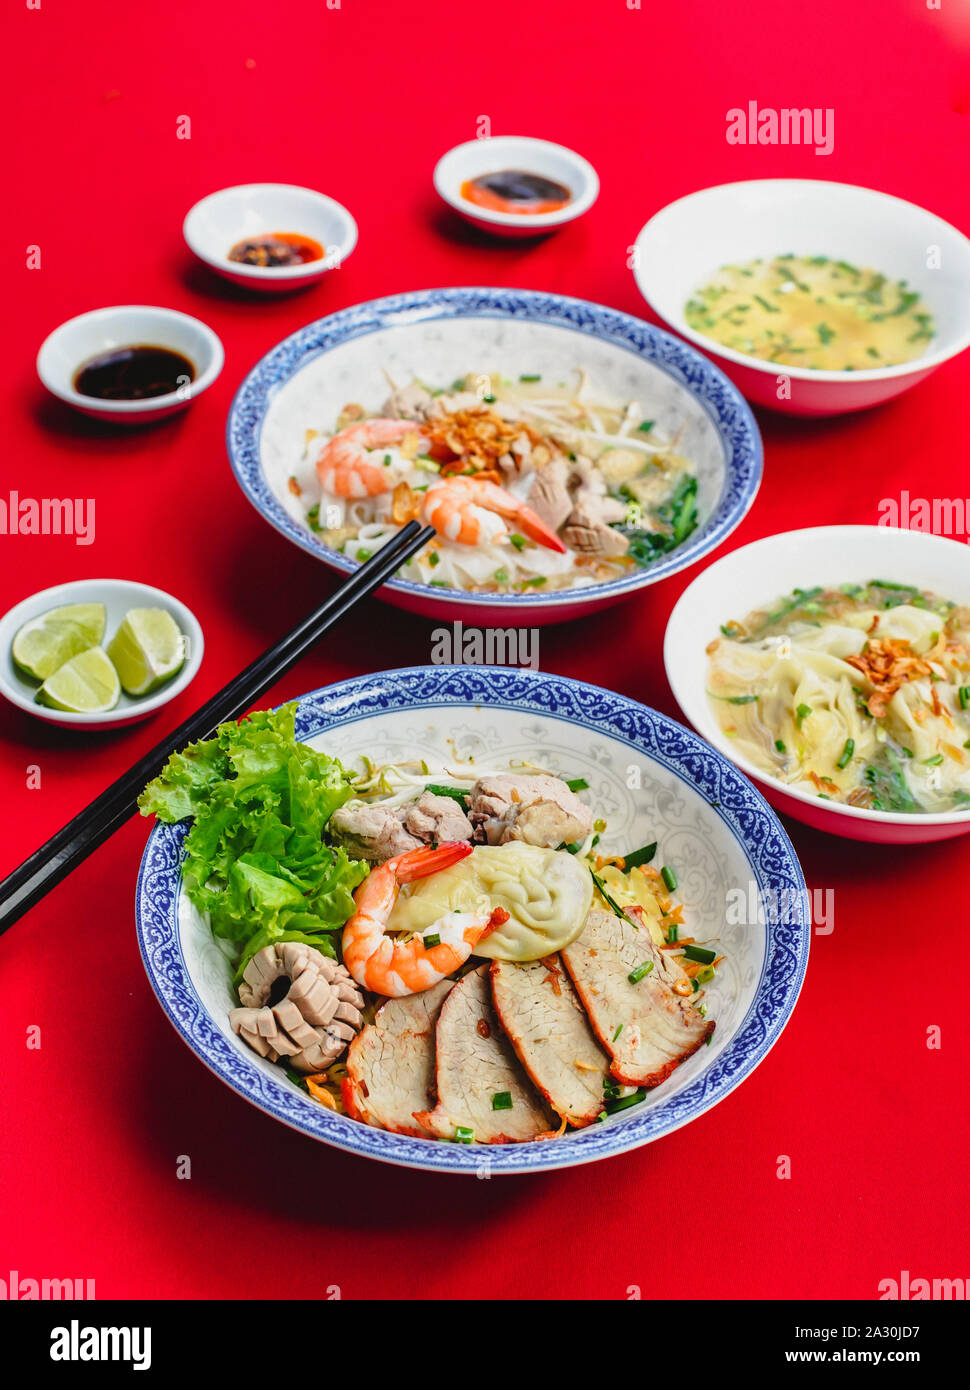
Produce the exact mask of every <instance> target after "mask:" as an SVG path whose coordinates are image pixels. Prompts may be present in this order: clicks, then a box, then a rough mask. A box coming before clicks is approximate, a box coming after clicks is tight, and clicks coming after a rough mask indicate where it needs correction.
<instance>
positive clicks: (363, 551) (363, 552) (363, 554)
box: [357, 545, 374, 562]
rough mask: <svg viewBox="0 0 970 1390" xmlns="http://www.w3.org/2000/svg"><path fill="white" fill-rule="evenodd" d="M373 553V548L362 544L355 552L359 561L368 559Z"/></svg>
mask: <svg viewBox="0 0 970 1390" xmlns="http://www.w3.org/2000/svg"><path fill="white" fill-rule="evenodd" d="M373 553H374V552H373V550H368V549H367V548H366V546H363V545H362V546H361V548H360V549H359V550H358V552H357V559H358V560H360V561H361V562H363V561H364V560H369V559H370V557H371V556H372V555H373Z"/></svg>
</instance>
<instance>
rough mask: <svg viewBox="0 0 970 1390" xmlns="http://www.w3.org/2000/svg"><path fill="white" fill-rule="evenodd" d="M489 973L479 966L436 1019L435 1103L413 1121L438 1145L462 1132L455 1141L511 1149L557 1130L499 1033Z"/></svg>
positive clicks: (449, 998) (465, 979)
mask: <svg viewBox="0 0 970 1390" xmlns="http://www.w3.org/2000/svg"><path fill="white" fill-rule="evenodd" d="M488 969H489V968H488V966H487V965H482V966H479V968H478V969H477V970H473V971H471V973H470V974H468V975H465V976H464V977H463V978H462V979H461V980H459V981H458V983H457V984H456V985H455V987H454V989H452V991H451V993H450V994H449V995H448V997H447V999H446V1000H445V1001H444V1003H443V1004H442V1006H441V1012H440V1014H439V1015H438V1024H437V1027H436V1029H435V1049H436V1062H435V1088H436V1092H437V1096H438V1103H437V1105H436V1106H435V1107H434V1109H433V1110H428V1111H426V1112H425V1113H424V1114H421V1115H419V1116H418V1118H419V1120H420V1122H421V1124H423V1125H424V1127H425V1129H426V1130H428V1131H429V1132H430V1133H431V1134H433V1135H435V1136H436V1137H437V1138H439V1139H454V1138H455V1136H456V1133H457V1132H458V1131H464V1134H463V1135H461V1136H460V1137H464V1138H468V1137H471V1138H473V1139H474V1141H475V1143H477V1144H513V1143H519V1142H521V1141H523V1140H526V1139H537V1138H538V1137H539V1136H540V1135H541V1134H545V1133H548V1132H551V1131H552V1130H554V1129H555V1128H556V1127H557V1126H556V1125H555V1122H554V1120H553V1117H552V1114H551V1113H550V1112H549V1111H548V1110H547V1109H546V1107H545V1105H543V1103H542V1101H541V1099H540V1097H539V1096H538V1094H537V1093H536V1091H535V1090H534V1089H533V1087H532V1084H531V1082H530V1081H529V1078H528V1077H527V1076H526V1074H525V1072H524V1071H523V1070H522V1067H521V1066H520V1064H519V1061H518V1058H517V1057H516V1055H515V1052H514V1050H513V1048H512V1045H511V1043H510V1042H509V1040H508V1038H506V1036H505V1034H504V1033H503V1032H502V1029H501V1026H500V1024H499V1021H498V1019H497V1017H496V1015H495V1010H494V1009H493V1007H492V991H491V988H490V986H489V977H488Z"/></svg>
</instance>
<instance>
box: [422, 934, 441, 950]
mask: <svg viewBox="0 0 970 1390" xmlns="http://www.w3.org/2000/svg"><path fill="white" fill-rule="evenodd" d="M424 944H425V946H426V947H429V946H440V945H441V936H440V934H439V933H438V932H436V931H434V932H430V933H429V935H428V936H426V937H425V938H424Z"/></svg>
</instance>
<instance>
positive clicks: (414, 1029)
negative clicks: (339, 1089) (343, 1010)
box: [343, 980, 453, 1139]
mask: <svg viewBox="0 0 970 1390" xmlns="http://www.w3.org/2000/svg"><path fill="white" fill-rule="evenodd" d="M452 988H453V981H451V980H442V981H441V982H440V984H437V985H432V987H431V988H430V989H426V990H422V992H421V993H420V994H407V995H403V996H402V997H401V998H400V999H389V1000H388V1001H387V1003H386V1004H383V1005H382V1006H381V1008H380V1009H378V1011H377V1016H376V1018H375V1019H374V1022H373V1023H369V1024H368V1025H367V1027H366V1028H364V1029H363V1030H362V1031H361V1032H360V1033H359V1034H358V1036H357V1037H356V1038H355V1039H354V1041H353V1043H352V1044H351V1047H350V1051H349V1052H348V1053H347V1080H346V1082H345V1083H344V1086H343V1100H344V1105H345V1106H346V1108H347V1113H348V1114H349V1115H352V1116H353V1118H354V1119H355V1120H362V1121H363V1122H364V1124H369V1125H374V1126H376V1127H377V1128H378V1129H389V1130H391V1131H392V1133H394V1134H414V1135H417V1136H419V1137H420V1138H425V1139H426V1138H427V1133H428V1132H427V1130H426V1129H423V1128H422V1126H421V1125H419V1124H418V1122H417V1120H416V1119H415V1115H416V1114H417V1113H419V1112H422V1111H426V1110H427V1108H428V1106H429V1104H430V1103H431V1087H432V1084H433V1082H434V1058H435V1048H434V1030H435V1024H436V1023H437V1021H438V1014H439V1013H440V1012H441V1006H442V1004H443V1003H444V1000H445V997H446V996H447V994H448V992H449V991H450V990H451V989H452Z"/></svg>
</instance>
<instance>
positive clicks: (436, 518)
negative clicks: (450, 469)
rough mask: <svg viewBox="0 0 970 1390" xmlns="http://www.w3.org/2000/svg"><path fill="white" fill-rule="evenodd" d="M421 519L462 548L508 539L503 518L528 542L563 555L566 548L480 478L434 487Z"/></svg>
mask: <svg viewBox="0 0 970 1390" xmlns="http://www.w3.org/2000/svg"><path fill="white" fill-rule="evenodd" d="M424 517H425V520H426V521H427V522H428V524H429V525H430V526H433V527H434V529H435V530H436V531H437V532H438V535H439V536H444V537H445V538H446V539H447V540H449V541H459V542H460V543H461V544H462V545H490V544H491V543H492V542H493V541H497V540H501V538H502V537H503V536H507V535H508V527H507V526H506V525H505V523H504V522H503V521H502V517H506V518H507V519H508V520H510V521H514V522H515V524H516V526H517V527H518V528H519V530H520V531H522V532H523V534H524V535H526V536H528V537H529V539H530V540H533V541H536V542H537V543H538V544H539V545H544V546H547V547H548V548H549V549H550V550H558V551H559V553H560V554H565V551H566V547H565V545H564V544H563V542H562V541H561V540H560V539H559V537H558V536H557V535H556V533H555V531H553V530H550V528H549V527H548V526H547V525H546V524H545V522H544V521H542V520H540V518H539V517H538V516H537V515H536V513H535V512H534V511H533V510H532V508H531V507H527V506H526V504H525V503H524V502H520V501H519V499H518V497H514V496H513V495H512V493H511V492H506V490H505V488H503V487H499V486H498V485H497V484H496V483H488V482H483V481H482V480H481V479H480V478H449V479H448V481H447V482H446V483H435V484H434V485H433V486H432V487H429V488H428V491H427V492H426V493H425V495H424Z"/></svg>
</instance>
